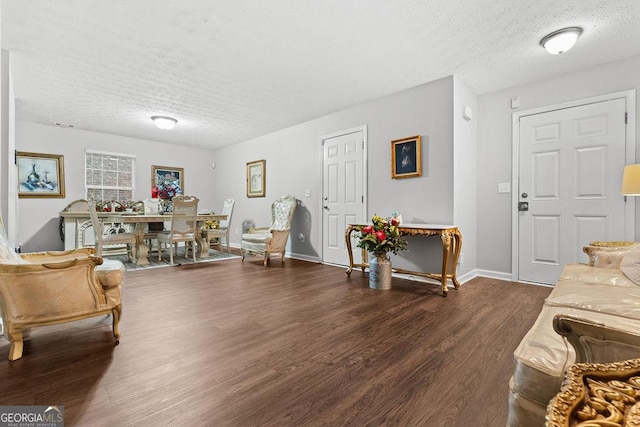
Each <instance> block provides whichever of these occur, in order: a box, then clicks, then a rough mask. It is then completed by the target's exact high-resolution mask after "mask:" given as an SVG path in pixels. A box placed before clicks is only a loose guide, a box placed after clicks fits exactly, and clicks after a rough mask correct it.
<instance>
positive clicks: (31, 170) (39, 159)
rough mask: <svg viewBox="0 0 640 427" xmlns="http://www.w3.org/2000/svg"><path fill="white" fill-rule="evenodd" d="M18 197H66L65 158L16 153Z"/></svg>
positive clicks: (58, 155)
mask: <svg viewBox="0 0 640 427" xmlns="http://www.w3.org/2000/svg"><path fill="white" fill-rule="evenodd" d="M16 163H17V165H18V182H19V183H20V184H19V189H18V197H64V157H63V156H62V155H61V154H43V153H26V152H23V151H18V152H17V153H16Z"/></svg>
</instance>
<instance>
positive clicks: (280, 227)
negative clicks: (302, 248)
mask: <svg viewBox="0 0 640 427" xmlns="http://www.w3.org/2000/svg"><path fill="white" fill-rule="evenodd" d="M296 203H297V202H296V198H295V197H293V196H291V195H289V196H282V197H280V198H279V199H278V200H276V201H275V202H273V204H272V205H271V226H270V227H268V228H250V229H249V230H248V232H247V233H244V234H243V235H242V243H241V249H242V260H243V261H244V257H245V256H246V255H262V256H264V260H263V262H262V264H263V265H264V266H266V265H267V262H268V261H269V256H270V255H271V254H279V255H280V257H281V258H282V262H284V252H285V249H286V246H287V240H288V239H289V230H290V228H291V220H292V219H293V213H294V212H295V210H296Z"/></svg>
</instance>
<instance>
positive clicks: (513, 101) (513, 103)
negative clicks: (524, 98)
mask: <svg viewBox="0 0 640 427" xmlns="http://www.w3.org/2000/svg"><path fill="white" fill-rule="evenodd" d="M518 107H520V98H518V97H517V96H516V97H513V98H511V108H512V109H514V108H518Z"/></svg>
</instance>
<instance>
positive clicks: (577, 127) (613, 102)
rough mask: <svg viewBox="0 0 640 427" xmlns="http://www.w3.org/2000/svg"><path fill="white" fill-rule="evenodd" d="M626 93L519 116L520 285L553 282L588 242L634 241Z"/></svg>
mask: <svg viewBox="0 0 640 427" xmlns="http://www.w3.org/2000/svg"><path fill="white" fill-rule="evenodd" d="M614 95H615V94H614ZM619 95H620V94H618V96H609V97H602V98H604V99H590V100H584V101H577V102H575V103H571V104H565V105H562V106H555V107H548V108H546V109H539V110H536V111H529V112H526V111H524V112H521V113H519V114H517V115H514V182H513V187H512V188H514V189H515V191H514V193H513V199H512V200H513V204H514V220H513V223H514V228H513V231H514V232H513V239H514V242H513V249H514V250H513V253H514V257H513V262H512V265H513V272H514V273H513V276H514V278H513V280H516V281H524V282H533V283H541V284H554V283H555V282H556V281H557V280H558V277H559V276H560V273H561V272H562V269H563V268H564V265H565V264H569V263H579V262H586V255H584V254H583V253H582V247H583V246H585V245H586V244H588V243H589V242H592V241H611V240H616V241H620V240H633V238H634V225H633V224H634V222H633V217H634V212H635V209H634V206H633V205H634V204H633V202H632V201H631V202H628V203H627V202H625V198H624V197H623V196H622V195H621V194H620V188H621V183H622V170H623V168H624V165H625V164H628V163H633V162H634V157H635V138H629V125H628V124H627V123H626V122H627V119H626V118H627V115H628V113H629V104H630V98H631V97H632V95H634V94H633V93H631V94H629V93H625V94H624V96H619ZM633 103H635V100H633ZM632 133H633V132H632ZM516 152H517V158H516Z"/></svg>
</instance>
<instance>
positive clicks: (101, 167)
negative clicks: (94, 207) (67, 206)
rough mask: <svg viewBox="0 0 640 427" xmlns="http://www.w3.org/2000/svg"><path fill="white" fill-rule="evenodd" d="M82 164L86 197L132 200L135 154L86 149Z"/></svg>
mask: <svg viewBox="0 0 640 427" xmlns="http://www.w3.org/2000/svg"><path fill="white" fill-rule="evenodd" d="M84 164H85V188H86V194H87V199H88V198H92V199H94V200H115V201H119V202H126V201H132V200H133V194H134V192H135V185H134V183H135V173H134V171H135V166H136V156H133V155H131V154H119V153H107V152H104V151H93V150H86V151H85V155H84Z"/></svg>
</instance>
